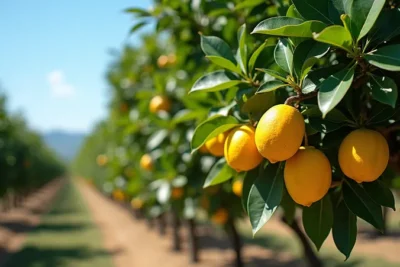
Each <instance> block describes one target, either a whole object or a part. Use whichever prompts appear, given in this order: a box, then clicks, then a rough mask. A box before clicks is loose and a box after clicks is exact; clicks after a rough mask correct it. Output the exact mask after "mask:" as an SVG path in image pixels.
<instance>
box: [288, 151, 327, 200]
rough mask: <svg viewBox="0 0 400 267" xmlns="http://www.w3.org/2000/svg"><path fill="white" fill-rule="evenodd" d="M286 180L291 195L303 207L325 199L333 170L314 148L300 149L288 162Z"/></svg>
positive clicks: (324, 157) (322, 154)
mask: <svg viewBox="0 0 400 267" xmlns="http://www.w3.org/2000/svg"><path fill="white" fill-rule="evenodd" d="M284 179H285V184H286V188H287V190H288V193H289V195H290V196H291V197H292V198H293V200H294V201H295V202H296V203H298V204H300V205H303V206H307V207H309V206H311V204H312V203H314V202H316V201H318V200H320V199H321V198H323V197H324V196H325V195H326V193H327V192H328V190H329V188H330V185H331V182H332V169H331V164H330V163H329V160H328V158H327V157H326V156H325V155H324V153H322V152H321V151H320V150H318V149H315V148H314V147H310V146H308V147H300V149H299V150H298V151H297V153H296V154H295V155H294V156H293V157H291V158H290V159H288V160H287V161H286V165H285V170H284Z"/></svg>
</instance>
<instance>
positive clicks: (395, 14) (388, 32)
mask: <svg viewBox="0 0 400 267" xmlns="http://www.w3.org/2000/svg"><path fill="white" fill-rule="evenodd" d="M399 34H400V9H398V8H395V9H386V10H383V11H382V12H381V13H380V15H379V17H378V20H377V21H376V22H375V25H374V27H373V28H372V30H371V31H370V32H369V34H368V36H369V37H370V38H371V39H372V41H373V42H374V44H375V43H376V44H380V43H383V42H385V41H386V42H387V41H390V40H391V39H392V38H394V37H396V36H397V35H399Z"/></svg>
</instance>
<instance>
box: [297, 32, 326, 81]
mask: <svg viewBox="0 0 400 267" xmlns="http://www.w3.org/2000/svg"><path fill="white" fill-rule="evenodd" d="M328 51H329V45H327V44H323V43H318V42H315V41H314V40H306V41H304V42H302V43H300V44H299V45H298V46H297V47H296V49H295V50H294V53H293V68H294V72H295V74H296V76H297V77H298V80H299V81H302V80H303V79H304V77H305V76H306V75H307V73H308V72H309V71H310V70H311V68H312V66H314V64H315V63H316V62H317V59H318V58H321V57H323V56H324V55H325V54H326V53H327V52H328Z"/></svg>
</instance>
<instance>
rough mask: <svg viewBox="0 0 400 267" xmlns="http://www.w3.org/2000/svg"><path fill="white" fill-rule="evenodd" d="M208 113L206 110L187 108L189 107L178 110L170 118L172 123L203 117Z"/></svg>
mask: <svg viewBox="0 0 400 267" xmlns="http://www.w3.org/2000/svg"><path fill="white" fill-rule="evenodd" d="M207 113H208V111H207V110H201V109H198V110H189V109H182V110H180V111H178V112H177V113H176V114H175V116H174V117H173V119H172V123H174V124H179V123H183V122H187V121H191V120H197V119H200V118H202V117H204V116H205V115H206V114H207Z"/></svg>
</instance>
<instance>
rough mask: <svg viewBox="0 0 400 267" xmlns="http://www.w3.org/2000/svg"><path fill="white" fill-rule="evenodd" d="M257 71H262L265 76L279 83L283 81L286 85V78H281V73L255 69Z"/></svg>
mask: <svg viewBox="0 0 400 267" xmlns="http://www.w3.org/2000/svg"><path fill="white" fill-rule="evenodd" d="M257 70H258V71H262V72H265V73H266V74H268V75H270V76H272V77H274V78H275V79H278V80H280V81H283V82H285V83H288V80H287V79H286V77H284V76H283V74H282V73H280V72H277V71H275V70H269V69H257Z"/></svg>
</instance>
